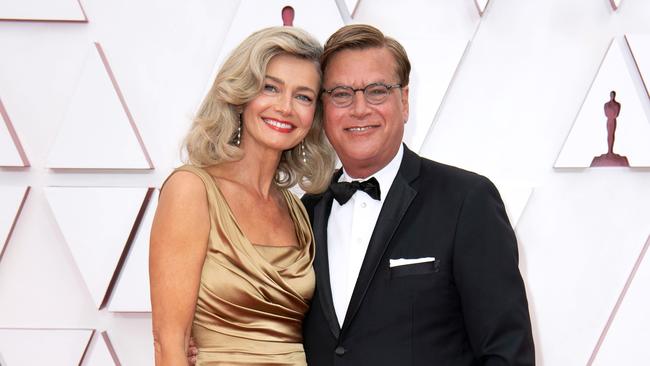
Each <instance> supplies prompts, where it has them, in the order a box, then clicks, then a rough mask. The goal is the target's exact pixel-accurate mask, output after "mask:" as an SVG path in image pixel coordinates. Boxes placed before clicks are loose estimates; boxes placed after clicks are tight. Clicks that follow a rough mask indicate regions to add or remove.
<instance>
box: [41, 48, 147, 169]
mask: <svg viewBox="0 0 650 366" xmlns="http://www.w3.org/2000/svg"><path fill="white" fill-rule="evenodd" d="M48 167H49V168H94V169H152V168H153V164H152V162H151V159H150V158H149V154H148V153H147V149H146V147H145V146H144V143H143V141H142V138H141V137H140V133H139V132H138V128H137V126H136V125H135V122H134V120H133V117H132V116H131V112H130V111H129V108H128V107H127V104H126V101H125V99H124V96H123V94H122V92H121V91H120V88H119V86H118V85H117V81H116V79H115V76H114V75H113V72H112V71H111V68H110V66H109V64H108V61H107V58H106V55H105V53H104V51H103V49H102V47H101V45H100V44H99V43H95V44H94V45H93V46H92V47H91V48H90V49H89V52H88V58H87V60H86V65H85V67H84V69H83V71H82V74H81V80H80V81H79V85H78V87H77V90H76V92H75V94H74V96H73V97H72V101H71V103H70V106H69V109H68V112H67V114H66V117H65V119H64V121H63V126H62V127H61V130H60V131H59V134H58V136H57V139H56V140H55V142H54V146H53V147H52V150H51V152H50V155H49V157H48Z"/></svg>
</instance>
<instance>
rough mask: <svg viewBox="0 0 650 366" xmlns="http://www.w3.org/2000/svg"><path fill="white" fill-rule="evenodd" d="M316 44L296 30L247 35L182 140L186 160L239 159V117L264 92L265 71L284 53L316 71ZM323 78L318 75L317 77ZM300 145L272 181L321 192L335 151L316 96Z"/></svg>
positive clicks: (201, 163) (287, 154)
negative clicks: (324, 125) (305, 62)
mask: <svg viewBox="0 0 650 366" xmlns="http://www.w3.org/2000/svg"><path fill="white" fill-rule="evenodd" d="M322 53H323V47H322V46H321V45H320V43H319V42H318V41H317V40H316V39H315V38H314V37H312V36H311V35H309V34H308V33H307V32H305V31H303V30H300V29H298V28H294V27H271V28H265V29H262V30H260V31H257V32H255V33H253V34H251V35H250V36H249V37H248V38H246V39H245V40H244V41H243V42H242V43H241V44H240V45H239V46H238V47H237V48H235V50H234V51H233V52H232V53H231V54H230V56H229V57H228V58H227V59H226V60H225V62H224V64H223V65H222V66H221V69H220V70H219V73H218V74H217V76H216V78H215V80H214V83H213V84H212V87H211V88H210V91H209V92H208V94H207V95H206V97H205V99H204V100H203V103H202V104H201V107H200V108H199V111H198V113H197V114H196V116H195V117H194V121H193V123H192V126H191V128H190V131H189V132H188V134H187V136H186V137H185V140H184V143H183V145H184V148H185V149H186V151H187V162H188V163H190V164H193V165H197V166H201V167H205V166H209V165H214V164H219V163H224V162H230V161H237V160H240V159H241V158H242V157H243V154H244V151H243V150H242V149H240V148H239V147H238V146H236V145H235V143H234V140H235V135H236V134H237V128H238V127H239V125H240V113H241V110H242V108H243V107H244V106H245V105H246V103H248V102H250V101H251V100H253V99H254V98H255V97H256V96H257V95H258V94H259V93H260V92H261V90H262V87H263V84H264V77H265V73H266V67H267V65H268V63H269V61H270V60H271V59H272V58H273V57H274V56H277V55H280V54H287V55H291V56H296V57H300V58H303V59H305V60H309V61H312V62H314V64H315V66H316V69H317V70H319V72H320V67H319V59H320V56H321V55H322ZM321 77H322V75H321ZM304 153H305V155H306V156H305V157H306V161H307V162H306V163H305V162H304V161H303V155H302V150H301V147H300V144H298V145H297V146H295V147H293V148H291V149H289V150H285V151H284V152H283V153H282V156H281V158H280V163H279V164H278V168H277V170H276V174H275V183H276V184H277V185H278V186H280V187H282V188H288V187H291V186H293V185H295V184H296V183H297V184H299V185H300V188H302V189H303V190H304V191H305V192H308V193H318V192H322V191H324V190H325V189H326V188H327V186H328V184H329V182H330V179H331V176H332V172H333V170H334V151H333V149H332V147H331V145H330V144H329V142H328V141H327V138H326V137H325V133H324V131H323V108H322V104H321V101H320V98H318V100H317V103H316V112H315V114H314V122H313V123H312V126H311V129H310V130H309V132H308V133H307V136H305V139H304Z"/></svg>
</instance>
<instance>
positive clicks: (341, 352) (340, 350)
mask: <svg viewBox="0 0 650 366" xmlns="http://www.w3.org/2000/svg"><path fill="white" fill-rule="evenodd" d="M345 351H346V349H345V348H343V346H338V347H336V349H335V350H334V353H336V355H337V356H343V355H344V354H345Z"/></svg>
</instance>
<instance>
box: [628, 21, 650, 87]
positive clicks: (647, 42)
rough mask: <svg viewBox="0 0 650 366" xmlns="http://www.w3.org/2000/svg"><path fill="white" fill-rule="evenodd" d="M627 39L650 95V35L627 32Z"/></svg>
mask: <svg viewBox="0 0 650 366" xmlns="http://www.w3.org/2000/svg"><path fill="white" fill-rule="evenodd" d="M625 40H626V41H627V44H628V46H629V47H630V50H631V51H632V56H633V57H634V61H635V63H636V65H637V67H638V69H639V73H641V78H642V79H643V84H644V86H645V89H646V92H647V93H648V96H649V97H650V35H647V34H627V35H625Z"/></svg>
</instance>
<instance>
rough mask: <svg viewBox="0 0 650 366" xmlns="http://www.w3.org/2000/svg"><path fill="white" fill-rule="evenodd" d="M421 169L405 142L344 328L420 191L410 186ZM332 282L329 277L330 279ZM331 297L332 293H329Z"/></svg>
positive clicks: (355, 311) (358, 279) (360, 272)
mask: <svg viewBox="0 0 650 366" xmlns="http://www.w3.org/2000/svg"><path fill="white" fill-rule="evenodd" d="M419 170H420V157H419V156H418V155H416V154H415V153H413V152H412V151H410V150H409V149H408V148H406V146H404V157H403V158H402V164H401V165H400V169H399V171H398V172H397V175H396V176H395V180H394V181H393V184H392V186H391V188H390V190H389V191H388V194H387V195H386V201H385V202H384V205H383V206H382V209H381V212H380V213H379V217H378V218H377V222H376V224H375V229H374V231H373V233H372V236H371V238H370V243H369V244H368V249H367V251H366V255H365V257H364V259H363V264H362V265H361V270H360V271H359V277H358V278H357V282H356V284H355V286H354V291H353V292H352V298H351V299H350V303H349V305H348V310H347V312H346V314H345V321H344V322H343V329H346V328H347V327H348V326H349V325H350V322H351V321H352V320H353V319H354V316H355V315H356V313H357V311H358V310H359V306H360V305H361V301H362V300H363V298H364V297H365V295H366V291H367V290H368V287H369V286H370V282H371V280H372V278H373V277H374V275H375V272H376V271H377V268H378V266H379V263H380V261H381V258H382V257H383V256H384V252H385V251H386V248H387V247H388V243H389V242H390V240H391V238H392V237H393V234H394V233H395V230H396V229H397V227H398V226H399V224H400V222H402V218H403V217H404V214H405V213H406V210H407V209H408V208H409V206H410V205H411V202H412V201H413V198H415V196H416V194H417V191H416V190H415V189H414V188H412V187H411V186H410V182H411V181H412V180H414V179H415V178H416V177H417V176H418V174H419ZM328 282H329V279H328ZM330 299H331V293H330Z"/></svg>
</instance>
